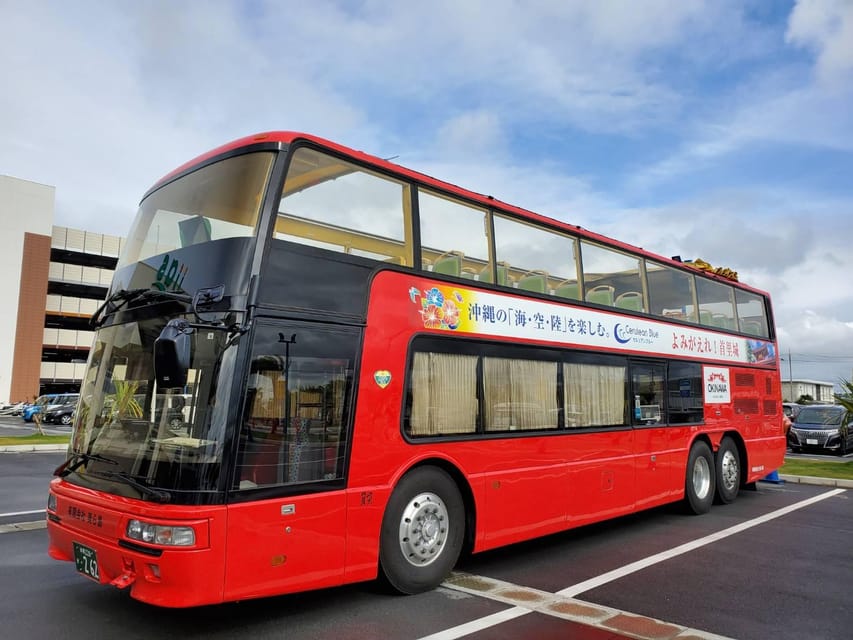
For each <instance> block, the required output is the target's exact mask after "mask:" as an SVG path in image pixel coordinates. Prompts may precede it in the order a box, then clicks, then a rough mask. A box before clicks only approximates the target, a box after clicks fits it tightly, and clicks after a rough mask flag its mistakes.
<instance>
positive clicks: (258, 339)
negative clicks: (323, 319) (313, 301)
mask: <svg viewBox="0 0 853 640" xmlns="http://www.w3.org/2000/svg"><path fill="white" fill-rule="evenodd" d="M357 335H358V334H357V332H355V331H345V330H325V329H319V328H313V327H312V328H305V327H300V326H287V327H284V326H276V327H272V326H268V325H262V326H261V327H259V329H258V331H257V334H256V336H255V344H254V347H253V350H252V364H251V372H250V375H249V382H248V385H247V388H246V400H245V416H244V418H243V420H242V429H241V433H240V443H239V449H238V455H237V460H238V464H237V478H236V480H237V483H238V485H237V487H236V488H239V489H254V488H256V487H262V486H269V485H283V484H293V483H299V482H315V481H319V480H334V479H336V478H342V477H343V472H344V452H345V451H346V439H347V423H348V421H349V407H350V395H351V391H352V384H353V367H354V363H355V352H356V344H357V339H358V338H357Z"/></svg>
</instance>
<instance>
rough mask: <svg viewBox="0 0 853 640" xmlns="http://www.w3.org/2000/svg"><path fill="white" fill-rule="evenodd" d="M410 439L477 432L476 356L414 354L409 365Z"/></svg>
mask: <svg viewBox="0 0 853 640" xmlns="http://www.w3.org/2000/svg"><path fill="white" fill-rule="evenodd" d="M411 379H412V410H411V415H410V418H409V433H410V434H411V435H413V436H430V435H443V434H451V433H474V432H475V431H476V430H477V357H476V356H463V355H455V354H448V353H416V354H415V357H414V362H413V365H412V378H411Z"/></svg>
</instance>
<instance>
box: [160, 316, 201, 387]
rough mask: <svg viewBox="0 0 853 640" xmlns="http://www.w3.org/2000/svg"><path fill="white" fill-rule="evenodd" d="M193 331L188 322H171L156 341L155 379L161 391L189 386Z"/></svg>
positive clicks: (175, 320)
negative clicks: (188, 373)
mask: <svg viewBox="0 0 853 640" xmlns="http://www.w3.org/2000/svg"><path fill="white" fill-rule="evenodd" d="M192 332H193V329H192V327H190V325H189V323H188V322H187V321H186V320H179V319H174V320H169V322H168V324H167V325H166V326H165V327H163V331H161V332H160V336H159V337H158V338H157V339H156V340H155V341H154V378H155V379H156V380H157V387H158V388H159V389H174V388H179V387H184V386H186V384H187V371H188V370H189V368H190V356H191V353H192V343H191V341H190V334H192Z"/></svg>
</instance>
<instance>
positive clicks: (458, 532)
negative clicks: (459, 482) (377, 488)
mask: <svg viewBox="0 0 853 640" xmlns="http://www.w3.org/2000/svg"><path fill="white" fill-rule="evenodd" d="M464 534H465V506H464V504H463V502H462V496H461V495H460V494H459V489H458V488H457V487H456V483H455V482H454V481H453V479H452V478H451V477H450V476H449V475H448V474H447V473H446V472H444V471H443V470H441V469H439V468H437V467H420V468H417V469H414V470H413V471H411V472H409V473H408V474H406V475H405V476H404V477H403V479H402V480H400V482H399V484H398V485H397V487H396V488H395V489H394V492H393V493H392V494H391V499H390V500H389V501H388V505H387V506H386V507H385V516H384V517H383V519H382V531H381V534H380V539H379V564H380V568H381V570H382V574H383V575H384V577H385V579H386V580H387V581H388V583H389V584H390V585H391V587H392V588H394V589H395V590H396V591H399V592H400V593H405V594H414V593H422V592H424V591H429V590H430V589H434V588H435V587H437V586H438V585H440V584H441V583H442V581H444V579H445V578H446V577H447V576H448V574H449V573H450V571H451V570H452V569H453V567H454V566H455V565H456V560H457V559H458V558H459V553H460V551H461V550H462V540H463V537H464Z"/></svg>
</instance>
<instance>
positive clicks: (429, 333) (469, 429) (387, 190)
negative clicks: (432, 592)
mask: <svg viewBox="0 0 853 640" xmlns="http://www.w3.org/2000/svg"><path fill="white" fill-rule="evenodd" d="M698 266H703V267H705V268H704V269H700V268H697V267H698ZM727 275H729V276H730V277H725V276H724V275H720V274H719V273H715V272H714V271H713V270H712V269H709V268H708V266H707V265H700V263H697V264H689V263H682V262H680V261H678V260H672V259H667V258H664V257H661V256H656V255H653V254H651V253H649V252H647V251H643V250H641V249H639V248H637V247H633V246H630V245H628V244H625V243H622V242H617V241H615V240H612V239H609V238H606V237H603V236H601V235H597V234H595V233H591V232H588V231H586V230H584V229H581V228H579V227H576V226H572V225H568V224H565V223H563V222H560V221H557V220H553V219H550V218H546V217H543V216H540V215H536V214H533V213H531V212H529V211H525V210H523V209H520V208H518V207H515V206H512V205H509V204H506V203H503V202H499V201H497V200H495V199H493V198H492V197H487V196H483V195H480V194H477V193H473V192H470V191H466V190H464V189H462V188H459V187H456V186H454V185H451V184H448V183H445V182H441V181H439V180H436V179H434V178H431V177H429V176H426V175H422V174H420V173H417V172H415V171H411V170H408V169H405V168H403V167H400V166H397V165H395V164H392V163H390V162H387V161H384V160H381V159H379V158H376V157H373V156H369V155H366V154H364V153H361V152H357V151H353V150H351V149H347V148H345V147H343V146H340V145H338V144H334V143H331V142H328V141H326V140H322V139H320V138H317V137H313V136H309V135H304V134H300V133H290V132H274V133H265V134H260V135H256V136H252V137H249V138H245V139H242V140H238V141H236V142H233V143H231V144H228V145H225V146H223V147H221V148H219V149H216V150H214V151H212V152H210V153H208V154H205V155H203V156H201V157H199V158H197V159H195V160H193V161H192V162H190V163H188V164H186V165H184V166H183V167H181V168H179V169H178V170H176V171H174V172H173V173H171V174H169V175H168V176H166V177H165V178H163V179H162V180H160V181H159V182H158V183H157V184H156V185H155V186H154V187H153V188H152V189H151V190H150V191H149V192H148V193H147V194H146V195H145V197H144V198H143V200H142V202H141V205H140V209H139V212H138V214H137V216H136V219H135V221H134V222H133V226H132V228H131V230H130V233H129V235H128V238H127V242H126V244H125V246H124V249H123V252H122V255H121V258H120V260H119V265H118V267H117V269H116V272H115V275H114V279H113V282H112V285H111V289H110V292H109V297H108V299H107V300H106V302H105V303H104V305H103V306H102V307H101V308H100V309H99V310H98V312H97V313H96V314H95V315H94V316H93V318H92V323H93V325H94V326H95V327H96V333H95V342H94V346H93V348H92V350H91V352H90V357H89V362H88V364H87V369H86V374H85V378H84V381H83V384H82V388H81V392H80V393H81V399H80V404H79V407H78V411H77V413H76V417H75V423H74V430H73V436H72V440H71V445H70V447H69V452H68V458H67V460H66V462H65V463H64V464H63V465H62V466H60V467H59V468H58V469H57V470H56V478H54V479H53V481H52V482H51V486H50V494H49V501H48V513H47V517H48V523H47V524H48V532H49V537H50V548H49V552H50V555H51V556H52V557H54V558H57V559H61V560H67V561H71V562H74V563H75V565H76V569H77V571H79V572H80V573H82V574H84V575H85V576H87V577H88V578H90V579H93V580H95V581H97V582H100V583H102V584H111V585H114V586H117V587H120V588H128V589H129V590H130V594H131V595H132V597H134V598H137V599H139V600H142V601H145V602H148V603H152V604H156V605H162V606H167V607H186V606H194V605H203V604H209V603H217V602H223V601H234V600H240V599H246V598H256V597H262V596H269V595H273V594H281V593H287V592H294V591H300V590H306V589H316V588H321V587H329V586H333V585H340V584H343V583H349V582H355V581H361V580H370V579H374V578H377V576H382V577H384V578H385V579H386V580H387V581H388V582H389V583H390V584H391V585H392V586H393V587H394V588H396V589H397V590H399V591H400V592H403V593H416V592H420V591H424V590H427V589H431V588H433V587H435V586H436V585H438V584H440V583H441V582H442V580H444V578H445V577H446V576H447V575H448V573H449V572H450V571H451V570H452V568H453V566H454V564H455V563H456V561H457V559H458V556H459V554H460V553H461V552H464V551H469V552H479V551H484V550H486V549H492V548H494V547H498V546H500V545H506V544H509V543H514V542H518V541H521V540H527V539H530V538H533V537H536V536H542V535H545V534H550V533H554V532H557V531H562V530H565V529H569V528H572V527H577V526H580V525H584V524H587V523H592V522H596V521H600V520H603V519H606V518H612V517H615V516H619V515H623V514H628V513H632V512H635V511H637V510H639V509H646V508H649V507H653V506H656V505H661V504H664V503H669V502H676V501H683V502H684V504H685V506H686V507H687V509H688V510H689V511H692V512H694V513H703V512H706V511H708V510H709V509H710V508H711V505H712V503H713V502H714V501H715V499H716V501H717V502H720V503H729V502H731V501H733V500H734V499H735V498H736V497H737V495H738V492H739V490H740V489H741V488H743V487H744V486H746V485H748V484H750V483H754V482H755V481H756V480H758V479H760V478H761V477H763V476H765V475H767V474H768V473H770V472H771V471H772V470H774V469H776V468H778V467H779V466H780V465H781V464H782V461H783V455H784V450H785V438H784V435H783V432H782V417H781V416H782V403H781V400H782V398H781V393H780V379H779V373H778V357H777V350H776V344H775V335H774V328H773V322H772V313H771V307H770V300H769V298H768V296H767V294H766V293H763V292H761V291H758V290H755V289H753V288H750V287H748V286H745V285H743V284H740V283H738V282H737V281H736V279H735V278H733V277H731V276H732V275H733V274H731V273H727Z"/></svg>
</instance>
